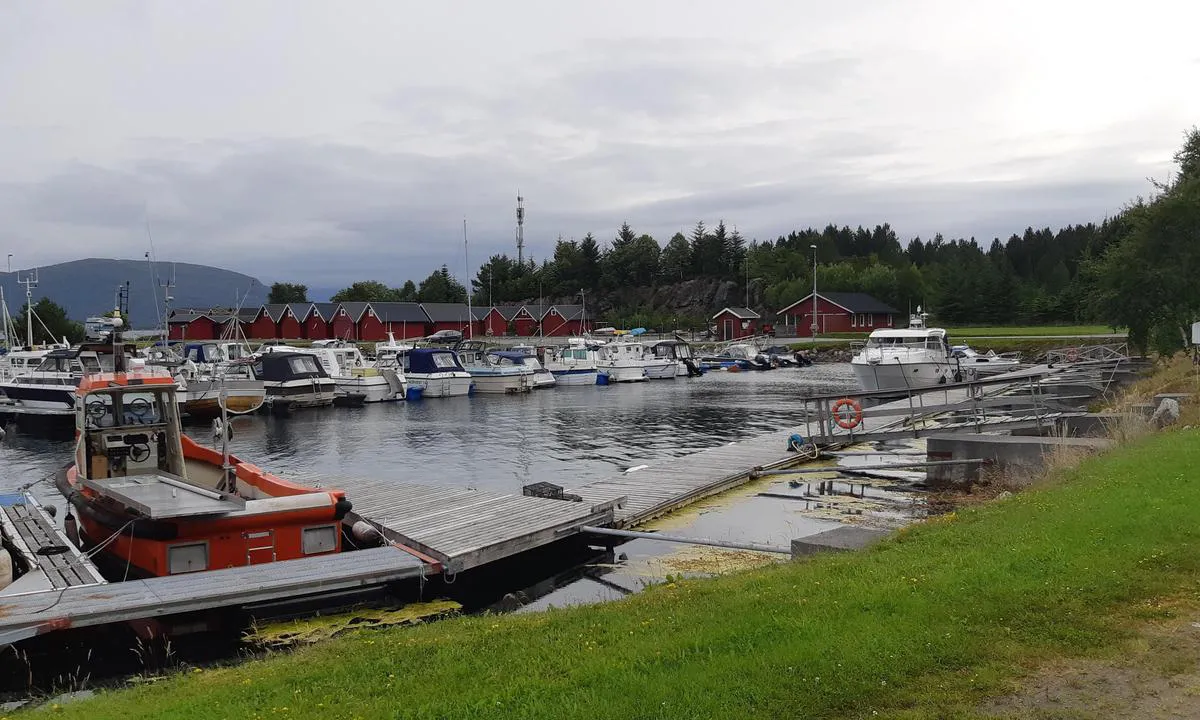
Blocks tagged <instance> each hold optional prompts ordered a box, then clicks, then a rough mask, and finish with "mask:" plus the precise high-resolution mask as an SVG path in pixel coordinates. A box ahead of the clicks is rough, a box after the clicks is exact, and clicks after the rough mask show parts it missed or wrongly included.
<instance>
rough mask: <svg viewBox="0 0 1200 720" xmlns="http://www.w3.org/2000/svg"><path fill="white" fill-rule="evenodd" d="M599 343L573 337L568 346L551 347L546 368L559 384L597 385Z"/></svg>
mask: <svg viewBox="0 0 1200 720" xmlns="http://www.w3.org/2000/svg"><path fill="white" fill-rule="evenodd" d="M598 348H599V345H596V344H595V343H588V342H587V341H585V340H584V339H583V338H571V339H569V340H568V341H567V346H566V347H560V348H551V349H550V350H549V351H548V352H547V355H546V369H547V370H549V371H550V373H551V374H552V375H553V376H554V381H555V382H556V383H557V384H558V385H595V384H596V375H597V370H596V364H597V362H599V360H600V354H599V350H598Z"/></svg>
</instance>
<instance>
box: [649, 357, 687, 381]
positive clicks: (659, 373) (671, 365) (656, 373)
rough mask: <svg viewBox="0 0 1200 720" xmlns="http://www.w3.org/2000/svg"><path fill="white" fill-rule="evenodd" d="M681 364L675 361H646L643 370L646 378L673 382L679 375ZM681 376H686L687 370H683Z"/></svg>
mask: <svg viewBox="0 0 1200 720" xmlns="http://www.w3.org/2000/svg"><path fill="white" fill-rule="evenodd" d="M682 367H683V363H681V362H679V361H677V360H662V361H659V360H653V361H647V362H646V366H645V368H644V370H645V371H646V377H647V378H649V379H651V380H674V379H675V378H676V377H677V376H678V375H680V368H682ZM683 374H685V375H686V374H687V369H686V368H684V369H683Z"/></svg>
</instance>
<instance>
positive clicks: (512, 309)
mask: <svg viewBox="0 0 1200 720" xmlns="http://www.w3.org/2000/svg"><path fill="white" fill-rule="evenodd" d="M492 310H495V311H496V312H498V313H500V317H502V318H504V319H505V320H512V319H513V318H514V317H516V316H517V313H519V312H521V306H520V305H493V306H492V307H490V308H488V312H491V311H492Z"/></svg>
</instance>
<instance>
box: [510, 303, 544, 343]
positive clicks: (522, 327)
mask: <svg viewBox="0 0 1200 720" xmlns="http://www.w3.org/2000/svg"><path fill="white" fill-rule="evenodd" d="M540 314H541V308H539V307H537V306H536V305H535V306H533V307H530V306H529V305H522V306H521V307H520V309H518V310H517V311H516V312H515V313H513V316H512V318H511V320H510V321H509V322H511V323H512V326H513V329H514V330H516V331H517V335H519V336H520V337H531V336H533V335H537V329H538V320H540V319H541V318H540V317H539V315H540Z"/></svg>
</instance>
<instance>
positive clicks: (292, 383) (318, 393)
mask: <svg viewBox="0 0 1200 720" xmlns="http://www.w3.org/2000/svg"><path fill="white" fill-rule="evenodd" d="M263 384H264V385H265V386H266V391H267V399H268V400H287V401H288V402H289V403H290V406H291V407H293V408H304V407H327V406H329V405H332V404H333V398H334V396H335V395H337V383H335V382H334V381H333V379H331V378H320V379H315V378H314V379H310V380H288V381H284V382H266V383H263Z"/></svg>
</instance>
